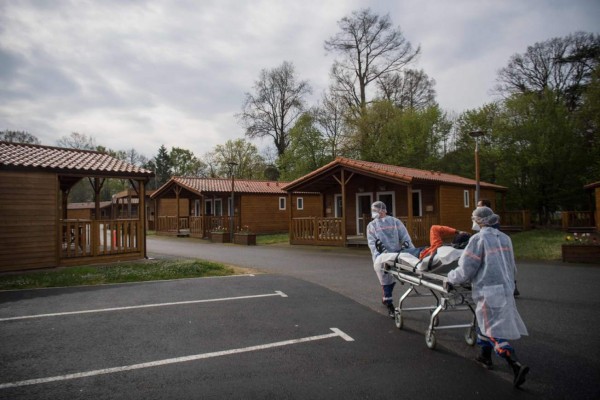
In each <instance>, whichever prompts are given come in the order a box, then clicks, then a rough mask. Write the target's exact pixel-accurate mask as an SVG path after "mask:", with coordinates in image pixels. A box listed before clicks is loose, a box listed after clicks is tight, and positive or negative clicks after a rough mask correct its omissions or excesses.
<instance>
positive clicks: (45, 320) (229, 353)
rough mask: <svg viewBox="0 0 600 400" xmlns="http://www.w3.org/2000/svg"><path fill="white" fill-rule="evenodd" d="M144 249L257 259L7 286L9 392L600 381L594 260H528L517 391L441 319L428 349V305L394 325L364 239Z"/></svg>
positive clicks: (540, 386) (534, 394) (258, 394)
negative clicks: (226, 268) (73, 283)
mask: <svg viewBox="0 0 600 400" xmlns="http://www.w3.org/2000/svg"><path fill="white" fill-rule="evenodd" d="M149 249H151V250H152V253H151V255H152V256H160V257H198V258H204V259H212V260H216V261H221V262H225V263H229V264H234V265H238V266H242V267H251V268H256V269H258V270H260V271H261V273H258V274H256V275H252V276H235V277H224V278H207V279H186V280H178V281H165V282H148V283H138V284H124V285H106V286H97V287H78V288H56V289H41V290H24V291H7V292H0V337H1V338H2V340H1V341H0V360H1V362H0V377H1V378H0V399H15V398H19V399H56V398H73V399H78V398H81V399H83V398H86V399H89V398H94V399H102V398H107V399H108V398H110V399H121V398H123V399H125V398H127V399H152V398H157V399H158V398H160V399H164V398H244V399H248V398H260V399H263V398H277V399H280V398H289V399H306V398H328V399H331V398H348V399H364V398H371V399H379V398H381V399H389V398H390V397H400V398H406V397H419V398H432V397H445V398H459V397H460V398H463V399H471V398H474V399H475V398H486V399H490V398H491V399H495V398H498V399H500V398H502V399H505V398H507V397H510V398H543V399H581V398H586V399H587V398H598V396H599V395H600V381H599V380H598V377H599V376H600V363H599V361H598V360H599V357H600V346H599V344H600V340H599V339H598V337H597V333H596V332H597V330H598V328H600V314H598V312H597V309H598V308H597V307H598V305H600V294H598V291H597V287H596V284H597V282H599V281H600V268H598V267H597V266H578V265H565V264H562V263H535V262H529V263H523V262H522V263H519V288H520V289H521V292H522V294H521V296H520V297H519V298H518V300H517V306H518V308H519V311H520V313H521V315H522V316H523V319H524V320H525V322H526V325H527V327H528V329H529V333H530V336H527V337H524V338H522V339H521V340H519V341H516V343H515V345H516V346H515V347H516V348H517V352H518V354H519V355H520V356H521V358H522V359H523V360H524V361H526V363H527V364H528V365H530V366H531V373H530V375H529V378H528V380H527V382H526V384H525V385H524V387H523V389H522V390H516V389H513V387H512V385H511V379H512V377H511V374H510V373H509V371H508V369H507V367H506V365H505V364H504V363H502V362H501V360H499V359H497V358H496V359H495V365H496V369H495V370H494V371H487V370H484V369H483V368H481V367H479V366H478V365H477V364H476V363H475V362H474V361H473V357H474V355H475V354H476V351H477V350H476V349H475V348H473V347H470V346H468V345H467V344H466V343H465V341H464V337H463V332H462V331H460V330H458V331H456V330H452V331H440V332H439V335H437V339H438V345H437V347H436V349H435V350H429V349H427V347H426V346H425V341H424V335H423V330H424V329H425V327H426V324H427V317H426V315H423V314H422V313H418V312H417V313H413V314H407V315H406V318H405V322H404V327H403V329H402V330H398V329H396V327H395V326H394V323H393V321H392V320H391V319H389V318H388V317H387V316H385V310H384V309H383V307H382V306H381V304H380V303H379V299H378V298H379V295H380V294H379V290H380V289H379V287H378V283H377V281H376V278H375V274H374V272H373V270H372V269H370V267H369V263H370V257H369V255H368V252H365V251H361V250H356V249H326V248H319V249H315V248H311V249H308V248H303V247H295V246H292V247H285V246H283V247H280V246H256V247H251V248H247V247H243V246H234V245H216V244H210V243H209V244H207V243H206V242H202V241H194V240H178V239H174V238H153V239H151V240H149ZM405 288H406V287H405V286H404V287H403V286H398V287H397V289H396V290H395V297H396V298H398V296H399V295H400V294H401V293H402V292H403V291H404V290H405ZM452 318H458V316H456V317H454V316H452ZM442 322H443V323H446V322H447V321H446V316H445V315H443V316H442Z"/></svg>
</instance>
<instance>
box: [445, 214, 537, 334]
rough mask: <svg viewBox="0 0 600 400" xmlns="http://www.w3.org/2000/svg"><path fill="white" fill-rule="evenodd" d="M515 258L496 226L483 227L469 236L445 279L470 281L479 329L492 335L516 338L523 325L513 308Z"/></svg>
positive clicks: (458, 282) (508, 239) (520, 332)
mask: <svg viewBox="0 0 600 400" xmlns="http://www.w3.org/2000/svg"><path fill="white" fill-rule="evenodd" d="M514 260H515V258H514V254H513V248H512V242H511V240H510V238H509V237H508V236H506V235H505V234H504V233H502V232H500V231H499V230H497V229H494V228H491V227H489V226H484V227H482V228H481V231H480V232H479V233H477V234H475V235H473V236H472V237H471V239H470V240H469V243H468V244H467V247H466V248H465V251H464V253H463V254H462V256H461V257H460V259H459V261H458V267H457V268H455V269H454V270H452V271H450V272H449V273H448V282H450V283H451V284H462V283H466V282H471V286H472V295H473V300H474V301H475V303H476V304H477V308H476V310H475V313H476V315H477V324H478V326H479V329H480V330H481V332H482V333H483V334H484V335H486V336H488V337H494V338H503V339H519V338H520V337H521V335H527V334H528V333H527V328H526V327H525V324H524V323H523V320H522V319H521V316H520V315H519V312H518V311H517V306H516V304H515V299H514V296H513V292H514V290H515V272H516V266H515V261H514Z"/></svg>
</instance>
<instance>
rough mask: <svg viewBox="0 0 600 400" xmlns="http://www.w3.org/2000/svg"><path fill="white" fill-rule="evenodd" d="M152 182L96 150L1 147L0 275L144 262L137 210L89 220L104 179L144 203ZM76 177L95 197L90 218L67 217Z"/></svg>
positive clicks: (97, 205) (19, 145) (139, 171)
mask: <svg viewBox="0 0 600 400" xmlns="http://www.w3.org/2000/svg"><path fill="white" fill-rule="evenodd" d="M152 176H154V173H153V172H152V171H148V170H145V169H142V168H139V167H136V166H134V165H132V164H129V163H127V162H125V161H121V160H118V159H116V158H114V157H111V156H109V155H107V154H102V153H99V152H96V151H88V150H77V149H67V148H59V147H49V146H40V145H32V144H22V143H11V142H0V272H3V271H17V270H27V269H36V268H47V267H57V266H72V265H84V264H91V263H99V262H105V261H116V260H124V259H135V258H143V257H145V255H146V245H145V242H146V240H145V239H146V236H145V230H144V215H143V214H144V213H143V212H142V213H140V215H139V216H138V217H136V218H124V219H100V218H96V217H95V216H100V215H101V211H100V209H101V202H100V190H101V189H102V186H103V184H104V182H105V180H106V179H108V178H115V179H126V180H128V181H129V182H130V184H131V185H132V188H133V189H134V190H135V191H136V192H137V193H140V198H141V199H142V198H145V196H144V194H145V184H146V182H147V181H148V179H149V178H151V177H152ZM82 179H84V180H87V181H88V182H89V183H90V185H91V186H92V188H93V190H94V193H95V200H94V204H95V207H94V218H92V216H91V215H90V218H76V219H70V218H69V215H68V205H67V204H68V195H69V191H70V190H71V188H72V187H73V186H74V185H75V184H76V183H77V182H79V181H81V180H82ZM142 209H143V208H142Z"/></svg>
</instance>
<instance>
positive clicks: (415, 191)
mask: <svg viewBox="0 0 600 400" xmlns="http://www.w3.org/2000/svg"><path fill="white" fill-rule="evenodd" d="M414 193H417V194H418V195H419V215H413V217H422V216H423V192H422V191H421V189H415V190H413V191H412V194H414ZM414 207H415V205H414V204H413V209H414ZM410 212H412V210H410Z"/></svg>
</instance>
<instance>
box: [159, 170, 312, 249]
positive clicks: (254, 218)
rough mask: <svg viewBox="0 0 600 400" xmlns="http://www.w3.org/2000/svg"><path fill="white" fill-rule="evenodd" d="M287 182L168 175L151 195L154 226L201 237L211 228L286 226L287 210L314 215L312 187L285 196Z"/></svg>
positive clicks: (166, 232)
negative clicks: (283, 188)
mask: <svg viewBox="0 0 600 400" xmlns="http://www.w3.org/2000/svg"><path fill="white" fill-rule="evenodd" d="M286 183H287V182H276V181H257V180H247V179H233V180H232V179H221V178H194V177H177V176H176V177H173V178H171V179H170V180H169V181H168V182H167V183H165V184H164V185H163V186H161V187H160V188H159V189H157V190H156V191H155V192H154V193H153V194H152V196H151V198H152V199H153V200H155V202H156V214H157V217H156V232H157V234H163V235H180V236H181V235H185V236H187V235H189V236H193V237H200V238H204V237H208V234H209V232H210V231H212V230H215V229H221V230H225V231H231V229H232V228H233V231H234V232H237V231H240V230H249V231H251V232H254V233H257V234H264V233H279V232H288V229H289V215H290V214H292V215H294V216H296V217H305V216H310V215H315V213H318V212H320V209H321V200H320V196H319V194H316V193H306V192H303V193H290V194H289V196H288V192H286V191H284V190H282V186H283V185H285V184H286ZM232 184H233V185H232ZM232 186H233V187H232ZM232 189H233V190H232ZM232 195H233V199H234V201H233V204H234V207H233V209H232V206H231V204H232V202H231V198H232Z"/></svg>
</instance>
